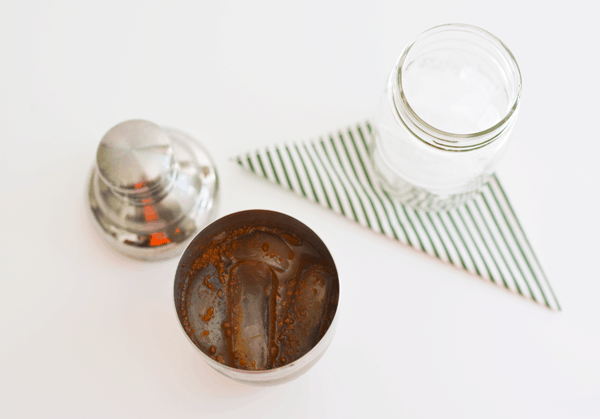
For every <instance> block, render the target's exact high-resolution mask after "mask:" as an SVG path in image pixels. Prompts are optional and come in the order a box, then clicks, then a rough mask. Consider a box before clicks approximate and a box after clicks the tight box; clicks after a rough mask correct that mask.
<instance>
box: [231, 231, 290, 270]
mask: <svg viewBox="0 0 600 419" xmlns="http://www.w3.org/2000/svg"><path fill="white" fill-rule="evenodd" d="M232 247H233V256H234V258H235V259H236V260H237V261H244V260H255V261H262V262H265V263H267V264H269V265H270V266H272V267H273V268H274V269H277V270H279V271H284V270H286V269H288V267H289V265H290V263H289V261H290V260H292V259H294V257H295V254H294V252H293V251H292V249H290V247H289V246H288V245H287V244H286V243H285V241H283V239H282V238H281V237H279V236H278V235H276V234H273V233H269V232H266V231H260V230H255V231H253V232H252V233H249V234H245V235H243V236H241V237H239V238H237V239H236V240H235V241H234V242H233V246H232Z"/></svg>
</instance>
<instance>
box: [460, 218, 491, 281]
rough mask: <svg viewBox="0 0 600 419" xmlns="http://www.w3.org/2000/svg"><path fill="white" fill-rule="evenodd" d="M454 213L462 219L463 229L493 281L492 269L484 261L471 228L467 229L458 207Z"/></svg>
mask: <svg viewBox="0 0 600 419" xmlns="http://www.w3.org/2000/svg"><path fill="white" fill-rule="evenodd" d="M456 213H457V214H458V216H459V217H460V220H461V221H462V223H463V225H464V226H465V230H467V234H469V237H470V238H471V241H472V242H473V247H475V250H477V253H479V257H480V258H481V261H482V262H483V266H484V267H485V270H486V271H487V273H488V276H489V277H490V279H491V280H492V281H493V282H496V280H495V279H494V275H492V271H490V267H489V266H488V264H487V262H486V261H485V258H484V257H483V254H482V253H481V249H480V248H479V246H477V242H476V241H475V238H474V237H473V234H472V233H471V230H470V229H469V226H468V225H467V222H466V221H465V219H464V217H463V216H462V214H461V213H460V208H457V209H456Z"/></svg>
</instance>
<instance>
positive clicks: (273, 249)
mask: <svg viewBox="0 0 600 419" xmlns="http://www.w3.org/2000/svg"><path fill="white" fill-rule="evenodd" d="M199 250H200V252H199V256H198V257H197V258H196V259H195V260H194V262H193V263H192V264H191V265H192V266H191V267H190V268H189V270H188V275H187V280H186V284H185V285H184V292H183V294H182V312H183V313H182V314H183V318H184V328H185V330H186V332H187V333H188V335H189V336H190V338H191V339H192V340H193V341H194V343H195V344H196V345H197V346H198V347H199V348H200V349H201V350H202V351H203V352H204V353H205V354H206V355H208V356H210V357H211V358H213V359H214V360H216V361H217V362H220V363H222V364H225V365H229V366H231V367H234V368H239V369H246V370H267V369H272V368H277V367H280V366H283V365H286V364H289V363H292V362H294V361H295V360H297V359H298V358H300V357H302V356H303V355H304V354H306V353H307V352H308V351H310V350H311V349H312V348H313V347H314V346H315V345H316V344H317V343H318V342H319V340H320V339H321V338H322V337H323V335H324V334H325V332H327V330H328V328H329V326H330V324H331V322H332V320H333V317H334V314H335V310H336V306H337V294H338V286H337V278H335V275H336V274H335V270H334V269H333V266H332V262H331V259H330V258H329V257H326V256H325V255H324V254H322V252H319V251H318V250H316V248H315V247H314V246H312V245H311V244H310V243H308V241H307V240H305V238H304V237H299V235H298V234H296V233H291V232H289V231H283V230H279V229H277V228H270V227H264V226H260V227H258V226H251V227H243V228H238V229H235V230H232V231H229V232H226V233H225V234H220V235H219V239H214V240H213V241H212V242H210V243H209V244H208V245H205V246H204V247H203V248H202V249H199ZM196 331H202V332H196Z"/></svg>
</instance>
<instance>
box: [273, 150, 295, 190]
mask: <svg viewBox="0 0 600 419" xmlns="http://www.w3.org/2000/svg"><path fill="white" fill-rule="evenodd" d="M275 151H276V152H277V156H278V157H279V161H280V162H281V167H282V169H283V174H284V175H285V179H286V180H287V183H288V186H289V187H290V189H291V190H292V191H293V190H295V189H294V187H293V186H292V181H291V180H290V176H289V175H288V172H287V169H286V168H285V163H284V162H283V157H281V152H280V151H279V147H276V148H275Z"/></svg>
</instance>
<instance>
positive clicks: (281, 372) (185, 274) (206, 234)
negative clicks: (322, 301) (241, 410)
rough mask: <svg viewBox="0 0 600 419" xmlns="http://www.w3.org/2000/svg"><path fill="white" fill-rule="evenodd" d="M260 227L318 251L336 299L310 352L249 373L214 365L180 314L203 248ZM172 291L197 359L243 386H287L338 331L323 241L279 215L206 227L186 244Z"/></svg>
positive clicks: (260, 213)
mask: <svg viewBox="0 0 600 419" xmlns="http://www.w3.org/2000/svg"><path fill="white" fill-rule="evenodd" d="M261 225H263V226H271V227H278V228H282V229H285V230H286V231H289V232H292V233H295V234H298V236H299V237H302V239H303V240H305V241H306V242H308V243H310V244H311V246H313V247H314V248H315V249H317V251H318V252H319V253H320V254H322V255H323V256H324V257H325V258H326V259H327V263H328V264H330V266H331V268H332V270H333V272H334V273H335V275H334V277H333V279H334V284H333V293H334V295H336V298H334V300H332V301H335V303H334V304H332V305H331V306H330V307H329V309H328V314H327V315H332V316H333V321H332V322H331V325H330V326H329V329H327V331H326V332H325V334H324V335H323V337H322V338H321V339H320V340H319V341H318V342H317V343H316V345H315V346H314V347H313V348H312V349H311V350H310V351H308V352H307V353H306V354H304V355H303V356H301V357H300V358H298V359H297V360H295V361H293V362H291V363H289V364H287V365H284V366H282V367H279V368H272V369H268V370H262V371H250V370H242V369H237V368H233V367H230V366H227V365H223V364H221V363H219V362H217V361H216V360H214V359H212V358H211V357H210V356H208V355H207V354H206V353H204V352H203V351H202V350H201V349H200V348H199V346H198V345H197V344H196V343H195V342H194V340H192V338H191V337H190V335H188V333H187V332H186V330H185V326H184V323H185V322H184V317H185V316H186V313H185V312H184V310H183V297H184V295H185V292H186V290H188V289H191V288H188V287H190V286H191V284H190V283H191V282H192V281H194V280H195V279H197V278H195V277H196V276H201V275H199V274H198V272H196V273H195V274H190V268H191V267H192V266H193V265H194V261H196V260H197V259H198V258H199V257H202V255H203V253H204V252H205V249H206V246H207V245H208V244H209V243H211V242H212V241H213V240H214V241H216V242H218V241H219V240H220V239H221V238H222V237H223V233H225V232H227V231H232V230H235V229H237V228H242V227H247V226H261ZM173 289H174V293H173V296H174V302H175V310H176V312H177V317H178V319H179V324H180V326H181V328H182V331H183V333H184V334H185V336H186V338H187V339H188V340H189V342H190V343H192V345H194V347H195V348H196V349H198V353H200V356H201V357H202V358H203V359H204V361H205V362H207V363H208V364H209V365H210V366H211V367H212V368H214V369H215V370H216V371H218V372H219V373H221V374H223V375H225V376H226V377H229V378H231V379H233V380H235V381H238V382H242V383H246V384H251V385H257V386H271V385H278V384H283V383H286V382H289V381H291V380H293V379H295V378H297V377H299V376H301V375H302V374H304V373H305V372H307V371H308V370H309V369H310V368H312V367H313V365H315V364H316V363H317V361H318V360H319V359H321V357H322V356H323V354H324V353H325V351H326V350H327V348H328V347H329V345H330V344H331V342H332V340H333V337H334V335H335V331H336V328H337V322H338V316H337V307H338V304H339V278H338V274H337V269H336V267H335V263H334V261H333V258H332V257H331V254H330V253H329V250H328V249H327V247H326V246H325V244H324V243H323V241H322V240H321V239H320V238H319V237H318V236H317V234H316V233H315V232H314V231H312V230H311V229H310V228H309V227H307V226H306V225H305V224H303V223H301V222H300V221H298V220H296V219H295V218H293V217H290V216H288V215H285V214H282V213H279V212H274V211H267V210H249V211H241V212H236V213H233V214H230V215H227V216H225V217H222V218H220V219H218V220H217V221H215V222H213V223H212V224H210V225H209V226H207V227H206V228H205V229H204V230H202V231H201V232H200V233H199V234H198V235H197V236H196V237H195V238H194V240H193V241H192V242H191V243H190V244H189V246H188V247H187V249H186V250H185V252H184V253H183V255H182V256H181V259H180V261H179V265H178V267H177V272H176V274H175V282H174V287H173ZM214 309H215V314H214V316H215V318H223V319H225V318H226V316H227V315H226V314H225V313H218V312H217V311H218V310H219V309H218V308H217V306H215V308H214ZM198 332H199V331H198Z"/></svg>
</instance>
